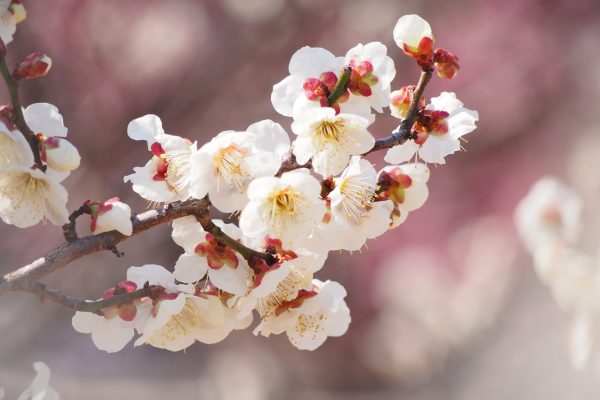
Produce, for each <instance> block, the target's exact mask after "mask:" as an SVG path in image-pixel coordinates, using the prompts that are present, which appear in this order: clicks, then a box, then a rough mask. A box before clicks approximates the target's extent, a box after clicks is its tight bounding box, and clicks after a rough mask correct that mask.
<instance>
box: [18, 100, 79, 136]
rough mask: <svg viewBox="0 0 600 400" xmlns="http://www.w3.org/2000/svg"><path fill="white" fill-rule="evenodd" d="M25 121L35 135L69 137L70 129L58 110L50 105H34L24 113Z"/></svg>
mask: <svg viewBox="0 0 600 400" xmlns="http://www.w3.org/2000/svg"><path fill="white" fill-rule="evenodd" d="M23 115H24V117H25V121H26V122H27V125H29V128H31V130H32V131H33V132H34V133H42V134H43V135H44V136H62V137H65V136H67V132H68V129H67V128H65V126H64V124H63V117H62V115H60V113H59V112H58V108H57V107H56V106H54V105H52V104H49V103H34V104H31V105H30V106H29V107H27V108H26V109H25V110H24V111H23Z"/></svg>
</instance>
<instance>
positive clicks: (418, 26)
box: [394, 14, 433, 49]
mask: <svg viewBox="0 0 600 400" xmlns="http://www.w3.org/2000/svg"><path fill="white" fill-rule="evenodd" d="M424 37H429V38H433V34H432V33H431V26H430V25H429V23H428V22H427V21H425V20H424V19H423V18H421V17H419V16H418V15H415V14H411V15H404V16H402V17H400V19H399V20H398V22H396V26H395V27H394V40H395V41H396V44H397V45H398V47H400V48H401V49H402V48H403V47H404V44H407V45H408V46H411V47H418V46H419V43H420V42H421V39H422V38H424Z"/></svg>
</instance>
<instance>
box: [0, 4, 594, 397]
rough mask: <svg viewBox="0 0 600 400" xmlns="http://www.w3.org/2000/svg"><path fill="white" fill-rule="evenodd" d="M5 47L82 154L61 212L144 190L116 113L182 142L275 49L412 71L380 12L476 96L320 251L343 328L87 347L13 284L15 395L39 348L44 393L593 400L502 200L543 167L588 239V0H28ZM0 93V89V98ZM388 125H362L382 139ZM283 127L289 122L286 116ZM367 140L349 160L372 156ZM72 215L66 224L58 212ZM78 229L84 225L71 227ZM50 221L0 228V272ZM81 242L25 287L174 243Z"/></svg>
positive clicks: (226, 120) (23, 255)
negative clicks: (335, 285)
mask: <svg viewBox="0 0 600 400" xmlns="http://www.w3.org/2000/svg"><path fill="white" fill-rule="evenodd" d="M24 3H25V5H26V7H27V9H28V18H27V20H26V21H25V22H24V23H22V24H21V25H19V27H18V31H17V34H16V36H15V41H14V42H13V43H12V44H11V45H10V46H9V53H10V54H9V61H10V62H11V63H14V62H16V61H17V60H19V59H21V58H23V57H24V56H25V55H27V54H28V53H29V52H32V51H34V50H41V51H44V52H46V53H48V54H49V55H50V56H51V57H52V58H53V60H54V66H53V68H52V71H51V73H50V74H49V75H48V77H46V78H44V79H40V80H36V81H32V82H27V83H26V84H24V85H23V89H22V94H23V99H24V102H25V103H26V104H29V103H33V102H50V103H53V104H55V105H57V106H58V107H59V109H60V111H61V113H62V115H63V116H64V119H65V124H66V126H67V127H68V128H69V138H70V140H72V141H73V143H74V144H75V145H76V146H77V147H78V148H79V150H80V153H81V154H82V156H83V163H82V166H81V167H80V168H79V170H77V171H76V172H75V173H73V174H72V176H71V177H70V178H69V179H68V180H67V181H66V182H65V184H66V187H67V189H69V191H70V200H69V207H70V208H71V209H74V208H76V207H78V206H79V205H80V204H81V203H82V202H83V201H84V200H86V199H90V198H91V199H96V200H103V199H106V198H109V197H112V196H119V197H121V198H122V199H123V200H124V201H126V202H128V203H129V204H131V205H132V208H134V209H135V210H143V209H144V208H145V207H146V205H145V204H144V202H143V201H142V200H141V199H140V198H138V197H137V196H135V195H134V193H133V192H132V191H131V189H130V187H129V185H127V184H124V183H123V180H122V177H123V176H124V175H127V174H129V173H130V172H131V170H132V168H133V167H134V166H141V165H143V164H144V163H145V162H146V160H147V157H148V155H147V152H146V151H145V147H144V146H143V145H142V144H141V143H135V142H133V141H130V140H129V139H128V138H127V136H126V126H127V123H128V122H129V121H130V120H131V119H133V118H136V117H138V116H141V115H144V114H147V113H155V114H158V115H159V116H160V117H161V118H162V120H163V123H164V126H165V128H166V130H167V132H168V133H173V134H177V135H181V136H186V137H188V138H191V139H196V140H198V141H199V143H204V142H206V141H208V140H209V139H210V138H211V137H212V136H214V135H216V134H217V133H219V132H220V131H223V130H227V129H235V130H243V129H244V128H246V127H247V126H248V125H250V124H251V123H252V122H255V121H257V120H260V119H265V118H271V119H274V120H276V121H278V122H280V123H282V124H283V125H284V126H285V127H286V128H289V124H290V122H291V121H290V120H289V119H286V118H283V117H281V116H279V115H278V114H276V113H275V111H274V110H273V109H272V106H271V104H270V100H269V98H270V93H271V86H272V85H273V84H274V83H276V82H278V81H279V80H280V79H282V78H283V77H285V76H286V75H287V65H288V62H289V58H290V57H291V55H292V54H293V52H294V51H295V50H296V49H298V48H300V47H302V46H304V45H311V46H321V47H325V48H327V49H329V50H331V51H332V52H334V53H336V54H338V55H343V54H345V52H346V50H347V49H349V48H350V47H353V46H354V45H355V44H356V43H358V42H362V43H367V42H369V41H381V42H383V43H385V44H386V45H388V49H389V54H390V56H391V57H392V58H393V59H394V60H395V62H396V69H397V76H396V79H395V81H394V87H395V88H399V87H401V86H404V85H406V84H413V83H415V82H416V80H417V79H418V74H419V72H418V70H417V68H416V67H415V65H414V63H413V61H412V60H409V59H407V58H406V57H405V56H404V55H403V54H402V52H401V50H400V49H398V48H397V47H396V46H395V45H394V43H393V39H392V29H393V27H394V24H395V22H396V20H397V19H398V18H399V17H400V16H401V15H404V14H410V13H418V14H420V15H421V16H423V17H425V18H426V19H427V20H428V21H429V22H430V23H431V25H432V26H433V29H434V33H435V36H436V39H437V43H436V44H437V45H438V46H440V47H444V48H446V49H448V50H450V51H452V52H453V53H455V54H457V55H459V57H460V60H461V67H462V68H461V72H460V74H459V75H458V77H457V78H456V79H454V80H452V81H442V80H440V79H434V81H433V83H432V84H431V85H430V87H429V88H428V90H427V93H426V94H427V95H430V96H431V95H437V94H438V93H439V92H440V91H442V90H452V91H456V92H457V93H458V96H459V98H460V99H461V100H463V101H464V103H465V105H466V106H467V107H469V108H472V109H476V110H478V111H479V113H480V119H481V122H480V123H479V128H478V129H477V130H476V131H475V132H474V133H472V134H470V135H469V136H468V140H469V143H467V144H466V146H465V147H466V149H467V152H463V153H460V154H456V155H454V156H452V157H449V160H448V161H449V163H448V165H447V166H444V167H435V166H432V177H431V180H430V182H429V184H430V192H431V195H430V198H429V201H428V202H427V203H426V205H425V206H424V207H423V208H422V209H420V210H418V211H416V212H414V213H411V215H410V217H409V219H408V221H407V222H406V223H405V224H404V225H403V226H401V227H400V228H399V229H397V230H394V231H392V232H389V233H388V234H387V235H385V236H383V237H381V238H380V239H379V240H377V241H371V242H369V243H368V247H367V248H365V249H364V250H363V251H362V252H361V253H360V254H353V255H351V256H350V255H348V254H341V253H340V254H335V255H332V256H331V257H330V258H329V260H328V263H327V265H326V268H325V269H324V270H322V271H321V272H320V273H319V275H318V276H319V277H320V278H321V279H328V278H330V279H335V280H338V281H340V282H341V283H342V284H343V285H345V286H346V287H347V289H348V292H349V296H348V299H347V300H348V303H349V306H350V308H351V312H352V318H353V321H352V324H351V326H350V330H349V331H348V333H347V334H346V335H345V336H344V337H342V338H339V339H330V340H328V341H327V342H326V344H325V345H324V346H323V347H322V348H320V349H319V350H318V351H316V352H312V353H310V352H300V351H297V350H296V349H294V348H293V347H292V346H291V345H290V344H289V343H288V342H287V339H286V338H285V336H276V337H272V338H269V339H265V338H262V337H254V336H253V335H252V333H251V330H247V331H237V332H234V333H233V334H232V335H230V336H229V338H228V339H226V340H225V341H224V342H221V343H219V344H217V345H213V346H206V345H202V344H196V345H195V346H193V347H191V348H190V349H188V350H187V351H186V352H185V353H184V352H181V353H170V352H167V351H162V350H157V349H154V348H151V347H149V346H148V347H141V348H137V349H133V348H131V345H130V346H128V347H127V348H126V349H125V350H124V351H122V352H120V353H118V354H113V355H107V354H105V353H102V352H100V351H98V350H96V349H95V347H94V346H93V344H92V342H91V339H90V337H89V336H88V335H83V334H79V333H76V332H75V331H74V330H73V329H72V328H71V324H70V319H71V316H72V314H71V313H70V312H68V311H67V310H65V309H64V308H61V307H59V306H57V305H54V304H43V305H42V304H40V303H39V301H38V300H37V299H36V298H35V297H33V296H31V295H29V294H20V293H18V294H11V295H8V296H4V297H2V298H0V386H4V387H5V388H6V391H7V398H9V399H10V398H16V395H17V394H18V393H20V391H21V390H22V389H24V388H25V387H26V386H27V385H28V383H29V382H30V380H31V379H32V377H33V370H32V367H31V363H32V362H33V361H36V360H43V361H45V362H46V363H47V364H48V365H49V366H50V368H51V369H52V374H53V375H52V379H51V384H52V386H53V387H54V388H56V389H57V390H58V392H59V393H60V394H61V398H63V399H86V400H96V399H105V398H119V399H121V398H122V399H129V400H138V399H154V398H156V399H159V398H172V399H206V400H212V399H223V400H229V399H236V400H246V399H248V400H251V399H252V400H255V399H256V400H260V399H306V398H311V399H313V400H319V399H352V400H353V399H382V400H383V399H411V400H428V399H432V400H433V399H445V400H459V399H460V400H468V399H477V400H479V399H486V400H500V399H524V398H527V399H530V400H538V399H540V400H541V399H597V398H598V397H597V396H598V394H597V393H598V386H597V384H596V383H595V382H596V381H597V379H596V378H595V377H594V375H593V374H591V373H589V372H583V373H577V372H575V371H574V370H573V369H572V368H571V365H570V363H569V360H568V353H567V347H566V337H567V331H568V328H569V318H568V316H566V315H565V314H563V313H562V312H561V311H559V309H558V307H557V306H556V304H555V303H554V300H553V299H552V297H551V295H550V294H549V292H548V291H547V290H546V289H545V288H544V287H543V286H542V285H541V284H540V283H539V282H538V280H537V278H536V277H535V274H534V272H533V270H532V268H531V266H530V259H529V258H528V256H526V255H525V254H524V252H523V251H522V250H521V248H520V246H519V243H518V240H517V238H516V235H515V231H514V228H513V225H512V212H513V209H514V207H515V205H516V203H517V202H518V200H519V199H520V198H521V197H522V196H523V195H524V194H525V193H526V191H527V189H528V187H529V186H530V184H531V183H532V182H533V181H535V180H536V179H537V178H538V177H540V176H541V175H544V174H556V175H558V176H560V177H562V178H564V179H566V180H567V181H568V182H569V183H570V184H572V185H573V186H574V187H575V188H576V189H577V190H578V191H579V192H580V193H581V194H582V195H583V196H584V199H585V201H586V205H587V206H588V208H587V210H588V211H587V222H588V224H587V228H588V235H587V236H586V238H587V239H586V240H587V241H586V244H587V246H588V247H589V248H590V249H591V250H594V246H595V245H596V244H597V243H594V240H595V239H596V238H597V237H598V235H597V234H598V232H599V230H600V218H599V217H600V215H598V214H599V213H597V212H596V213H594V210H590V207H593V205H594V204H597V202H598V200H599V195H600V179H599V174H598V169H597V160H598V159H599V157H600V136H599V132H598V130H599V128H598V112H597V109H598V104H599V101H600V68H599V67H598V66H599V65H600V51H598V48H599V46H600V3H599V2H598V1H596V0H563V1H559V0H537V1H536V0H482V1H472V0H455V1H443V0H418V1H417V0H415V1H399V0H362V1H361V0H346V1H342V0H328V1H321V0H251V1H250V0H222V1H217V0H206V1H200V0H197V1H192V0H171V1H163V0H104V1H92V0H53V1H52V2H48V1H41V0H37V1H34V0H30V1H24ZM7 100H8V98H7V96H6V92H5V91H4V90H0V101H2V102H7ZM395 123H396V120H394V119H393V118H391V117H389V116H387V117H386V116H382V117H381V118H379V119H378V121H377V122H376V124H375V125H374V127H373V130H372V132H374V134H375V135H376V136H379V137H383V136H386V135H387V134H388V132H390V130H391V129H393V128H394V124H395ZM288 131H289V129H288ZM382 157H383V154H374V155H373V156H372V158H371V160H372V161H373V162H374V163H375V164H377V165H382ZM80 225H84V224H80ZM80 228H81V229H80V230H81V232H82V233H85V232H86V229H87V228H86V227H85V226H80ZM61 238H62V235H61V232H60V229H59V228H57V227H54V226H52V225H48V226H42V225H40V226H38V227H35V228H30V229H27V230H18V229H16V228H14V227H10V226H6V225H1V226H0V272H1V273H6V272H9V271H11V270H13V269H14V268H16V267H18V266H21V265H24V264H26V263H29V262H30V261H32V260H33V259H35V258H37V257H39V256H41V255H42V254H43V253H45V252H46V251H47V250H50V249H52V248H53V247H55V246H56V245H58V244H59V243H60V242H61ZM119 247H120V249H121V250H122V251H124V252H125V253H126V256H125V257H124V258H121V259H116V258H115V257H114V255H112V254H111V253H106V254H95V255H93V256H90V257H86V258H84V259H82V260H79V261H77V262H75V263H73V264H72V265H70V266H68V267H67V268H64V269H63V270H62V271H60V272H59V273H56V274H54V275H52V276H51V277H48V278H47V279H46V282H47V283H48V284H49V285H51V286H53V287H56V288H60V289H62V290H64V291H65V292H67V293H69V294H71V295H75V296H79V297H85V298H97V297H99V296H100V295H101V293H102V291H103V290H104V289H105V288H107V287H110V286H112V285H114V283H115V282H117V281H119V280H121V279H122V278H123V276H124V274H125V270H126V268H127V267H129V266H132V265H136V266H138V265H143V264H145V263H158V264H162V265H164V266H166V267H168V268H172V266H173V264H174V262H175V260H176V259H177V256H178V255H179V251H180V250H179V248H178V247H177V246H176V245H175V244H174V243H172V241H171V239H170V229H169V227H168V226H162V227H160V228H158V229H154V230H153V231H151V232H146V233H144V234H143V235H142V236H139V237H136V238H134V239H132V240H129V241H127V242H125V243H124V244H122V245H120V246H119Z"/></svg>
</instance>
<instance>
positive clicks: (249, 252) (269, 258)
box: [197, 216, 276, 265]
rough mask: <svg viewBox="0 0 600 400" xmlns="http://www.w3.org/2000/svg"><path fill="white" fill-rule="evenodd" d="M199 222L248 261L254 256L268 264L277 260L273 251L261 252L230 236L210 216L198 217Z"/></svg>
mask: <svg viewBox="0 0 600 400" xmlns="http://www.w3.org/2000/svg"><path fill="white" fill-rule="evenodd" d="M197 218H198V222H200V224H202V227H203V228H204V230H205V231H207V232H210V233H211V234H212V235H213V236H214V237H215V238H216V239H217V240H218V241H220V242H221V244H223V245H225V246H228V247H231V248H232V249H233V250H235V251H237V252H238V253H240V254H241V255H242V257H244V258H245V259H246V260H247V261H248V262H251V260H252V259H253V258H260V259H262V260H265V262H266V263H267V264H268V265H273V264H274V263H275V262H276V260H275V257H274V256H273V255H272V254H271V253H261V252H260V251H256V250H253V249H251V248H249V247H246V246H244V245H243V244H241V243H240V242H238V241H237V240H235V239H233V238H232V237H230V236H228V235H227V234H226V233H225V232H223V231H222V230H221V228H219V227H218V226H216V225H215V224H214V223H213V222H212V221H211V219H210V217H208V216H203V217H197Z"/></svg>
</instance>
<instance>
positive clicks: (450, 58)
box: [433, 49, 460, 79]
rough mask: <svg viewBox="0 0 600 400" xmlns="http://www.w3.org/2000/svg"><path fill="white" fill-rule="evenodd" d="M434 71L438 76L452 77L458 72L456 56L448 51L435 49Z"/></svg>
mask: <svg viewBox="0 0 600 400" xmlns="http://www.w3.org/2000/svg"><path fill="white" fill-rule="evenodd" d="M433 62H434V66H435V71H436V72H437V74H438V76H439V77H440V78H444V79H452V78H454V77H455V76H456V74H458V70H459V68H460V67H459V65H458V57H456V56H455V55H454V54H452V53H450V52H449V51H446V50H443V49H437V50H436V51H435V55H434V58H433Z"/></svg>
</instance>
